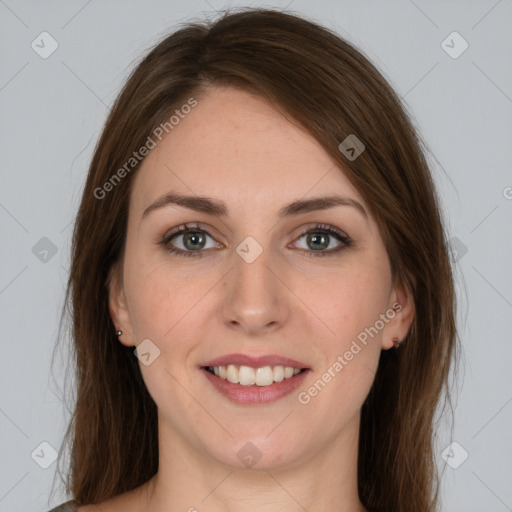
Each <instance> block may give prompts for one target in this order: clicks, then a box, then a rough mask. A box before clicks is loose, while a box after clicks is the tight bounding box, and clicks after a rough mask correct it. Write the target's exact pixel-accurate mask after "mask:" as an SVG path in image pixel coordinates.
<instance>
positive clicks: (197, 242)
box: [158, 224, 353, 257]
mask: <svg viewBox="0 0 512 512" xmlns="http://www.w3.org/2000/svg"><path fill="white" fill-rule="evenodd" d="M304 237H307V238H306V244H308V245H309V247H305V248H302V249H304V254H305V255H306V256H308V257H316V256H331V255H335V254H338V253H340V252H341V251H343V250H344V249H346V248H347V247H350V246H351V245H352V244H353V242H352V240H351V239H350V238H349V237H348V236H347V235H346V234H345V233H343V232H342V231H341V230H339V229H338V228H335V227H334V226H329V225H325V224H317V225H316V226H314V227H313V228H309V229H308V230H307V231H306V232H304V233H302V234H301V235H300V236H299V237H298V240H300V239H302V238H304ZM207 238H211V239H212V240H213V238H212V237H211V236H210V235H209V234H208V232H207V231H205V230H204V229H202V228H200V227H199V226H190V225H187V224H183V225H182V226H179V227H177V228H176V229H174V230H173V231H171V232H170V233H168V234H167V235H165V236H164V237H163V238H162V239H161V240H160V241H159V242H158V244H160V245H162V246H163V247H164V249H165V250H166V251H167V252H169V253H171V254H175V255H177V256H194V257H202V256H204V255H205V254H204V253H205V252H206V251H204V249H212V248H215V247H217V248H219V247H222V245H221V244H217V243H215V242H214V243H213V244H212V245H210V247H207V246H206V239H207ZM333 238H334V239H336V240H337V241H338V242H339V243H338V245H337V246H335V247H334V248H332V247H331V249H330V250H325V249H328V248H329V247H330V246H331V244H332V242H333V240H332V239H333ZM180 239H181V240H180ZM173 240H178V242H173ZM180 246H181V247H180ZM310 247H313V249H311V250H308V249H310Z"/></svg>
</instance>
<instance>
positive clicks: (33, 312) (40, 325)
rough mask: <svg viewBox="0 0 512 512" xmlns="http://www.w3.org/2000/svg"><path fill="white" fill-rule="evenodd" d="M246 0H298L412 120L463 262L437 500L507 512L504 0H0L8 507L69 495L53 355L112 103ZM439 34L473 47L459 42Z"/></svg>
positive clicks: (510, 204) (508, 111)
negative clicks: (455, 379)
mask: <svg viewBox="0 0 512 512" xmlns="http://www.w3.org/2000/svg"><path fill="white" fill-rule="evenodd" d="M235 5H254V6H255V5H260V6H266V7H280V8H284V7H286V6H289V8H290V9H293V10H295V11H297V12H299V13H303V14H305V15H307V16H309V17H310V18H312V19H315V20H317V21H319V22H321V23H323V24H325V25H326V26H328V27H330V28H333V29H334V30H336V31H337V32H338V33H339V34H340V35H342V36H344V37H346V38H348V39H349V40H350V41H352V42H354V43H355V44H356V45H358V46H359V48H360V49H362V50H363V51H364V52H365V53H366V54H367V56H369V57H370V59H371V60H372V61H373V62H374V63H375V64H376V65H377V66H378V67H379V69H380V70H381V71H382V72H383V74H384V75H385V76H386V78H387V79H388V80H389V81H390V82H391V84H392V85H393V86H394V87H395V89H396V90H397V91H398V92H399V94H400V95H401V96H402V97H403V98H404V101H405V102H406V105H407V107H408V109H409V111H410V112H411V114H412V115H413V116H414V119H415V122H416V124H417V125H418V126H419V129H420V132H421V134H422V136H423V137H424V139H425V140H426V142H427V143H428V145H429V147H430V149H431V151H432V154H431V155H430V156H429V158H430V160H431V162H432V171H433V174H434V177H435V180H436V183H437V185H438V187H439V191H440V195H441V199H442V204H443V212H444V215H445V219H446V223H447V227H448V230H449V233H450V237H452V238H453V247H454V249H455V252H454V258H457V259H458V268H459V269H458V273H457V281H458V291H459V308H460V309H459V318H458V322H459V330H460V336H461V339H462V344H463V347H464V361H463V364H462V366H461V377H460V378H459V384H458V386H457V387H456V388H455V389H454V392H455V393H456V394H457V390H460V396H459V398H458V400H457V401H456V403H455V406H456V407H455V425H454V429H453V433H451V432H450V428H449V426H450V425H449V422H447V421H445V422H443V423H442V424H441V426H440V429H439V442H438V450H437V453H438V460H439V463H440V467H441V466H442V465H443V464H444V462H443V457H442V453H443V451H444V450H445V449H446V447H447V446H448V445H449V444H450V442H451V441H456V442H457V443H459V444H460V447H455V448H453V450H452V452H451V454H450V455H451V457H448V458H447V460H448V461H449V462H450V463H451V464H452V466H457V465H458V467H457V468H456V469H454V468H453V467H451V466H450V465H446V466H445V469H444V483H443V511H450V512H462V511H464V512H473V511H474V512H481V511H482V510H486V511H489V512H502V511H507V510H512V486H511V485H510V483H511V482H512V462H511V461H512V436H511V432H512V428H511V427H512V403H511V402H512V386H511V383H512V377H511V371H510V366H511V362H512V357H511V356H512V343H511V339H510V332H511V330H512V286H511V285H512V268H511V266H512V263H511V262H512V258H511V252H512V251H511V236H510V235H511V229H510V226H511V222H510V221H511V217H512V215H511V214H512V199H511V198H512V188H510V187H512V175H511V172H510V157H509V151H510V141H511V140H512V139H511V135H512V99H511V98H512V67H511V64H510V63H511V62H512V44H511V43H512V33H511V31H510V26H511V21H512V2H511V1H510V0H499V1H496V0H489V1H487V0H482V1H450V2H445V1H435V2H433V1H432V2H427V1H420V0H415V1H412V0H397V1H393V2H379V1H364V2H357V1H348V0H345V1H337V2H335V1H334V0H317V1H316V2H307V1H305V0H293V1H292V2H290V1H289V0H287V1H286V2H278V1H276V2H271V3H265V4H262V3H258V2H250V3H243V4H236V3H235V2H232V3H222V2H221V1H215V0H208V1H204V0H195V1H193V0H191V1H189V2H188V3H187V4H186V5H184V4H183V3H182V2H179V1H177V0H174V1H170V0H165V1H164V0H153V1H151V2H144V3H143V2H134V1H131V2H120V1H117V2H113V1H111V2H99V1H97V0H92V1H91V0H89V1H66V2H64V1H61V2H35V1H30V2H29V1H15V0H5V1H4V0H0V33H1V34H2V35H1V38H2V44H1V48H2V51H1V64H2V66H1V69H0V108H1V113H2V116H1V122H0V130H1V131H0V140H1V141H2V162H1V172H2V174H1V188H0V225H1V230H2V231H1V235H2V251H1V276H0V311H1V327H2V328H1V336H2V341H1V349H2V350H1V354H2V357H1V358H0V368H1V371H0V378H1V400H0V446H1V469H0V510H1V511H9V512H16V511H29V510H32V511H45V510H48V509H49V508H51V506H55V505H56V504H57V503H60V502H62V501H65V500H66V499H67V498H66V496H64V495H63V494H62V492H60V494H59V492H57V493H55V495H54V496H53V499H52V501H51V502H50V503H49V502H48V496H49V492H50V489H51V486H52V482H53V478H54V474H55V466H56V463H55V462H53V463H51V465H49V467H48V468H47V469H43V467H41V465H46V464H50V462H51V448H49V447H48V446H47V445H42V446H41V445H40V443H42V442H46V443H49V444H50V445H51V446H52V447H54V448H55V449H56V450H59V448H60V446H61V442H62V436H63V432H64V427H65V424H66V420H67V418H68V414H69V413H68V412H67V411H66V410H65V409H64V408H63V406H62V404H61V401H60V399H59V392H60V390H59V387H60V386H61V385H62V377H63V366H64V364H63V363H59V362H58V360H57V364H56V365H55V366H54V375H55V379H56V382H55V383H54V382H53V379H52V375H51V368H50V363H51V357H52V352H53V347H54V344H55V339H56V336H57V327H58V321H59V315H60V308H61V306H62V301H63V297H64V283H65V280H66V278H67V272H68V268H69V257H68V255H69V247H70V236H71V223H72V221H73V217H74V215H75V212H76V209H77V206H78V202H79V198H80V193H81V190H82V186H83V184H84V180H85V175H86V170H87V166H88V163H89V160H90V158H91V154H92V151H93V149H94V144H95V142H96V139H97V137H98V135H99V133H100V130H101V128H102V125H103V122H104V120H105V116H106V114H107V111H108V107H109V106H110V105H111V103H112V101H113V99H114V98H115V96H116V94H117V92H118V91H119V88H120V86H121V84H122V83H123V81H124V79H125V78H126V77H127V74H128V72H129V71H130V70H131V69H132V67H133V65H134V63H135V62H136V61H138V59H139V58H140V57H141V55H142V54H143V53H144V52H145V51H146V50H147V49H148V48H149V47H150V46H151V45H152V44H153V43H155V42H156V41H158V40H160V39H161V38H162V37H163V36H164V35H165V34H167V33H169V32H171V31H172V30H173V29H174V27H175V25H176V23H177V22H181V21H186V20H189V19H190V18H202V17H203V16H204V15H205V14H208V15H209V16H210V17H213V16H214V15H215V10H219V9H222V8H225V7H227V6H235ZM43 31H47V32H48V33H49V34H51V36H52V37H53V38H54V39H55V40H56V41H57V43H58V49H57V50H56V51H55V52H54V53H53V54H52V55H51V56H50V57H48V58H47V59H43V58H41V57H40V56H39V55H38V53H36V51H34V50H33V49H32V47H31V43H32V42H33V41H34V40H35V41H36V43H37V41H39V44H40V45H41V43H40V38H38V36H39V34H41V32H43ZM453 31H457V32H458V33H459V34H460V35H461V36H462V37H463V38H464V39H465V40H466V41H467V43H468V44H469V47H468V48H467V50H466V51H465V52H464V53H462V54H461V55H460V56H459V57H458V58H452V57H450V56H449V55H448V53H446V51H445V49H443V47H442V45H441V43H442V41H444V40H445V39H446V38H447V36H448V35H449V34H451V33H452V32H453ZM452 39H453V38H452ZM445 44H449V45H450V46H453V48H452V50H451V51H452V52H453V51H457V50H460V49H461V48H462V46H461V40H460V39H459V40H458V39H455V40H454V42H451V39H448V41H447V43H445ZM48 47H49V41H48V40H46V44H45V48H46V49H48ZM507 187H508V188H507ZM44 237H46V238H47V239H48V240H49V241H51V243H50V242H49V241H48V240H46V239H44V240H42V241H41V239H42V238H44ZM425 249H426V250H428V248H425ZM45 250H46V251H48V252H46V253H45V252H44V251H45ZM52 250H53V252H55V251H56V252H55V254H53V252H52ZM462 450H464V451H462ZM465 452H467V454H468V457H467V459H466V460H465V461H464V462H463V463H461V461H462V460H463V458H464V454H465ZM444 453H446V452H444ZM31 454H33V455H32V456H31ZM445 458H446V457H445ZM459 464H460V465H459Z"/></svg>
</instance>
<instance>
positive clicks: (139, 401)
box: [64, 8, 457, 512]
mask: <svg viewBox="0 0 512 512" xmlns="http://www.w3.org/2000/svg"><path fill="white" fill-rule="evenodd" d="M216 85H226V86H231V87H236V88H239V89H241V90H245V91H248V92H253V93H257V94H259V95H260V96H261V97H263V98H265V99H266V100H268V101H269V102H271V104H272V105H274V106H275V107H276V108H278V109H279V111H281V112H282V113H283V115H286V116H287V118H288V119H290V120H291V121H292V122H294V123H297V124H298V125H300V126H302V127H303V128H305V129H306V130H307V131H308V132H309V133H310V134H311V136H312V137H314V138H315V139H316V140H317V141H318V142H319V143H320V144H321V146H322V147H323V148H324V149H325V151H326V152H327V153H328V154H329V155H330V156H331V157H332V158H333V159H334V161H335V162H337V163H338V164H339V165H340V166H342V167H343V168H344V170H345V174H346V176H347V178H348V179H349V180H350V182H351V183H352V184H353V185H354V186H355V187H356V188H357V190H358V191H359V192H360V193H361V195H362V196H363V197H364V199H365V200H366V202H367V203H368V204H369V205H370V209H371V213H372V214H373V216H374V218H375V219H376V221H377V223H378V226H379V230H380V234H381V236H382V239H383V241H384V244H385V247H386V250H387V253H388V256H389V259H390V264H391V269H392V276H393V282H394V284H397V283H401V284H403V285H404V286H406V287H407V288H408V289H409V290H410V291H411V293H412V296H413V300H414V304H415V318H414V321H413V324H412V326H411V328H410V330H409V333H408V335H407V337H406V339H405V340H403V342H402V343H401V346H400V348H399V350H398V351H394V350H387V351H382V353H381V357H380V361H379V366H378V370H377V373H376V376H375V380H374V383H373V385H372V388H371V390H370V392H369V395H368V397H367V399H366V400H365V402H364V404H363V407H362V412H361V424H360V441H359V457H358V468H357V471H358V487H359V495H360V499H361V501H362V503H363V504H364V505H365V506H366V507H367V508H369V509H382V510H386V511H393V512H410V511H411V510H414V511H415V512H433V511H434V510H437V507H438V502H439V497H438V495H439V475H438V472H437V469H436V465H435V457H434V437H435V421H434V420H435V413H436V409H437V406H438V404H439V401H440V399H441V396H442V395H443V391H445V392H446V395H445V396H447V397H449V396H450V390H449V387H448V380H449V374H450V368H451V363H452V360H453V359H456V358H455V356H456V352H457V333H456V325H455V324H456V322H455V316H456V309H455V307H456V306H455V302H456V298H455V293H454V280H453V274H452V268H451V262H450V257H449V250H448V241H447V237H446V233H445V228H444V226H443V222H442V219H441V215H440V205H439V200H438V197H437V193H436V190H435V186H434V183H433V180H432V177H431V174H430V170H429V167H428V163H427V159H426V157H425V153H424V145H423V143H422V142H421V139H420V137H419V135H418V133H417V131H416V130H415V128H414V127H413V124H412V122H411V120H410V117H409V115H408V114H407V111H406V108H405V107H404V105H403V104H402V102H401V101H400V99H399V98H398V96H397V94H396V93H395V92H394V90H393V89H392V87H391V86H390V85H389V84H388V82H387V81H386V80H385V78H384V77H383V76H382V75H381V73H380V72H379V71H378V70H377V69H376V67H375V66H374V65H373V64H372V63H371V62H370V61H369V60H368V59H367V58H366V57H365V56H364V55H363V53H362V52H361V51H359V50H358V49H356V48H355V47H354V46H353V45H352V44H350V43H349V42H347V41H346V40H344V39H343V38H342V37H340V36H339V35H337V34H336V33H334V32H333V31H331V30H329V29H327V28H324V27H322V26H321V25H320V24H317V23H316V22H313V21H309V20H306V19H304V18H302V17H300V16H299V15H296V14H292V13H291V12H282V11H277V10H271V9H253V8H244V9H239V10H238V11H237V12H225V13H224V14H223V15H222V16H220V17H219V19H217V20H216V21H215V22H213V21H208V22H196V21H194V22H189V23H188V24H186V25H185V26H182V27H180V28H179V29H178V30H177V31H175V32H174V33H172V34H171V35H169V36H167V37H166V38H165V39H163V40H162V41H161V42H160V43H159V44H157V45H156V46H155V47H154V48H152V49H151V51H150V52H149V53H148V54H147V55H146V56H145V57H144V58H143V59H142V60H141V62H140V63H139V64H138V65H137V66H136V68H135V69H134V70H133V72H132V73H131V74H130V76H129V78H128V79H127V81H126V83H125V85H124V87H123V89H122V91H121V92H120V94H119V96H118V97H117V99H116V101H115V103H114V104H113V107H112V109H111V111H110V113H109V115H108V119H107V121H106V124H105V126H104V129H103V131H102V133H101V136H100V138H99V140H98V142H97V145H96V148H95V151H94V155H93V158H92V161H91V164H90V167H89V171H88V175H87V180H86V183H85V187H84V190H83V193H82V198H81V203H80V207H79V210H78V213H77V217H76V222H75V225H74V231H73V238H72V251H71V253H72V254H71V268H70V275H69V280H68V283H67V290H66V295H65V308H69V310H70V311H69V313H70V318H71V336H72V340H73V341H72V343H73V345H72V347H71V349H72V358H73V365H76V382H75V388H74V389H75V393H76V397H75V401H76V402H75V405H74V408H73V410H72V416H71V421H70V423H69V426H68V429H67V431H66V433H65V438H64V443H69V446H70V448H69V451H70V458H69V467H68V468H67V471H66V472H67V479H66V491H67V492H68V494H69V495H71V496H72V497H73V498H74V499H76V500H77V501H78V502H79V503H81V504H91V503H98V502H100V501H103V500H105V499H108V498H111V497H113V496H115V495H117V494H120V493H122V492H125V491H128V490H131V489H133V488H135V487H137V486H139V485H141V484H143V483H144V482H146V481H147V480H149V479H150V478H151V477H152V476H154V474H155V473H156V472H157V471H158V436H157V408H156V405H155V403H154V401H153V400H152V398H151V396H150V395H149V393H148V391H147V389H146V386H145V384H144V382H143V380H142V377H141V373H140V370H139V366H138V361H137V358H136V357H134V354H133V347H132V348H129V347H125V346H123V345H122V344H121V343H119V342H118V340H117V338H116V336H115V327H114V325H113V323H112V319H111V317H110V314H109V308H108V288H107V283H108V279H109V275H110V273H111V271H112V269H113V268H114V267H115V264H116V262H118V261H119V260H120V257H121V256H122V253H123V250H124V244H125V236H126V227H127V215H128V208H129V194H130V187H131V183H132V180H133V177H134V175H135V173H136V172H137V169H138V167H139V165H140V162H138V163H137V162H135V163H134V162H132V164H134V165H132V167H131V168H128V169H127V167H126V162H129V161H130V159H131V158H132V157H133V153H134V152H136V151H137V150H138V149H139V148H141V147H142V146H144V145H145V144H146V143H147V141H148V137H149V136H150V135H151V134H152V133H153V132H154V130H155V129H157V127H158V126H160V125H161V124H162V123H165V122H166V121H168V119H169V117H170V115H172V113H173V112H174V111H175V110H176V109H179V108H180V106H182V105H184V104H186V103H187V102H189V100H190V98H192V97H193V98H195V100H197V101H199V102H200V101H201V95H202V93H204V92H205V90H206V89H207V88H209V87H212V86H216ZM350 135H355V136H356V137H357V138H358V139H359V140H361V141H362V142H363V143H364V145H365V150H364V151H363V152H362V153H361V154H360V156H359V157H358V158H356V159H349V158H347V156H346V155H345V154H344V153H343V152H342V151H340V149H339V146H340V143H342V142H343V141H344V140H345V139H346V138H347V137H348V136H350ZM123 166H124V169H125V172H124V173H117V177H119V176H120V175H121V174H122V179H119V180H117V178H116V181H113V178H112V177H113V175H114V174H116V172H117V171H118V170H119V169H122V168H123ZM109 180H110V181H109ZM107 183H110V185H109V186H108V185H107V186H106V185H105V184H107ZM106 190H108V194H107V193H106V192H105V191H106Z"/></svg>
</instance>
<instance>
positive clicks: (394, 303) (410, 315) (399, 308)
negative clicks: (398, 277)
mask: <svg viewBox="0 0 512 512" xmlns="http://www.w3.org/2000/svg"><path fill="white" fill-rule="evenodd" d="M410 278H411V280H412V281H413V282H414V284H416V280H415V279H414V277H410ZM393 311H394V315H393ZM388 313H389V314H388ZM415 314H416V307H415V305H414V296H413V292H412V289H411V288H410V287H409V286H408V285H407V284H405V283H402V284H400V285H397V286H395V288H394V289H393V292H392V293H391V296H390V302H389V304H388V310H387V312H386V315H387V316H388V318H391V319H390V321H389V322H388V323H387V324H386V327H385V329H384V331H383V335H382V350H388V349H390V348H392V347H394V343H393V338H398V339H399V340H400V342H402V341H403V340H404V338H405V337H406V336H407V333H408V332H409V329H410V327H411V325H412V323H413V321H414V316H415Z"/></svg>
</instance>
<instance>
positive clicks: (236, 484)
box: [144, 415, 366, 512]
mask: <svg viewBox="0 0 512 512" xmlns="http://www.w3.org/2000/svg"><path fill="white" fill-rule="evenodd" d="M358 437H359V415H357V416H356V417H355V418H354V419H353V421H351V423H350V424H348V425H346V427H345V428H344V430H343V431H342V432H340V433H339V434H338V435H337V437H336V438H335V439H333V440H332V442H331V443H329V444H328V446H325V447H324V448H322V447H321V446H317V447H314V449H312V450H311V452H310V453H307V454H304V455H303V456H302V457H301V458H300V459H294V460H293V461H290V463H289V464H287V465H285V466H280V467H279V469H277V468H272V467H268V468H264V469H256V468H254V467H253V468H251V469H240V468H236V467H233V466H231V465H227V464H224V463H223V462H221V461H219V460H217V459H215V458H213V457H211V456H209V454H208V453H207V452H206V450H205V449H198V447H197V446H192V445H190V444H189V443H188V442H187V441H185V440H184V439H183V437H182V436H180V435H179V434H178V433H177V432H175V431H174V430H172V429H171V428H170V426H169V425H168V424H166V423H165V421H163V420H162V419H161V418H159V450H160V452H159V469H158V473H157V474H156V475H155V476H154V477H153V479H151V480H150V482H149V483H148V484H147V486H146V488H145V491H146V494H145V498H144V501H145V506H144V510H145V511H148V512H164V511H166V512H167V511H169V510H183V511H188V512H201V511H202V510H208V512H226V511H228V510H237V512H253V511H254V510H258V511H259V512H271V511H272V512H273V511H275V510H276V508H277V507H279V510H280V511H283V512H299V511H300V512H304V510H307V511H308V512H317V511H318V512H319V511H322V512H323V511H325V510H326V509H330V510H333V509H335V510H336V511H337V512H366V509H365V508H364V507H363V505H362V504H361V502H360V500H359V496H358V489H357V450H358Z"/></svg>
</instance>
